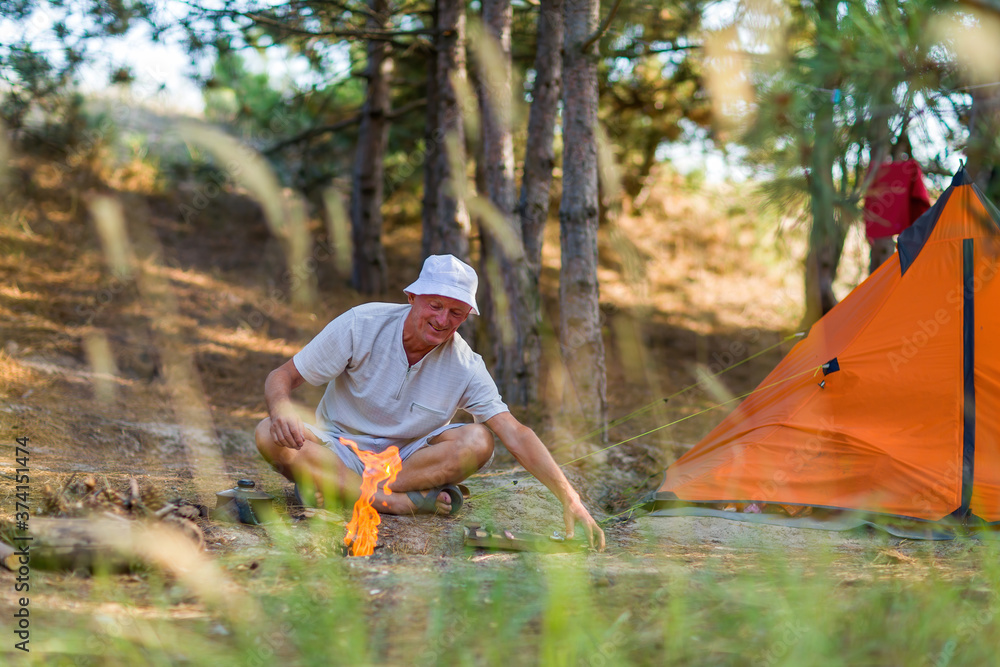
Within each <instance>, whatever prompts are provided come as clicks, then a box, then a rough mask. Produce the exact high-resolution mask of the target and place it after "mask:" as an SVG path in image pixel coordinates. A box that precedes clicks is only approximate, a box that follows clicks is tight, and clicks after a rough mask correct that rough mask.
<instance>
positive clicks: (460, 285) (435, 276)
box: [403, 255, 479, 315]
mask: <svg viewBox="0 0 1000 667" xmlns="http://www.w3.org/2000/svg"><path fill="white" fill-rule="evenodd" d="M478 287H479V276H477V275H476V270H475V269H473V268H472V267H471V266H469V265H468V264H466V263H465V262H463V261H462V260H460V259H458V258H457V257H455V256H454V255H431V256H430V257H428V258H427V259H425V260H424V266H423V268H421V269H420V276H419V277H418V278H417V280H416V281H415V282H414V283H412V284H411V285H410V286H409V287H407V288H406V289H404V290H403V291H404V292H406V293H407V294H436V295H438V296H446V297H449V298H452V299H458V300H459V301H461V302H462V303H466V304H468V305H470V306H472V314H473V315H478V314H479V308H478V307H477V306H476V289H477V288H478Z"/></svg>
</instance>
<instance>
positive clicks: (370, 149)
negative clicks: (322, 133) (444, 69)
mask: <svg viewBox="0 0 1000 667" xmlns="http://www.w3.org/2000/svg"><path fill="white" fill-rule="evenodd" d="M369 7H370V9H371V11H372V15H371V16H369V18H368V22H367V24H368V29H369V30H385V29H386V28H387V27H388V25H389V9H388V7H389V3H388V0H371V1H370V3H369ZM391 73H392V60H391V59H390V57H389V43H388V42H384V41H378V40H372V41H370V42H369V43H368V69H367V74H366V76H367V77H368V92H367V95H366V96H365V103H364V107H363V108H362V113H361V127H360V130H359V132H358V152H357V157H356V158H355V161H354V173H353V184H352V187H351V237H352V240H353V242H354V267H353V271H352V275H351V284H352V285H353V287H354V288H355V289H356V290H358V291H359V292H362V293H364V294H378V293H381V292H384V291H386V289H387V272H386V260H385V248H384V247H383V246H382V198H383V196H384V190H385V179H384V174H385V170H384V166H383V157H384V155H385V149H386V141H387V137H388V133H389V121H388V117H387V116H388V113H389V78H390V76H391Z"/></svg>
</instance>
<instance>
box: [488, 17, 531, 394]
mask: <svg viewBox="0 0 1000 667" xmlns="http://www.w3.org/2000/svg"><path fill="white" fill-rule="evenodd" d="M512 20H513V10H512V8H511V4H510V0H483V24H484V27H485V29H486V34H487V36H488V37H489V38H492V39H494V40H496V45H497V46H498V47H499V48H498V49H497V50H498V51H499V53H500V54H501V58H500V62H498V63H494V66H493V67H492V68H491V69H490V70H489V71H485V68H484V67H483V65H484V63H481V67H480V75H479V82H480V92H481V99H482V110H483V125H482V127H483V162H484V164H483V168H484V171H485V181H486V195H487V197H488V198H489V200H490V202H492V204H493V206H494V207H495V208H496V209H497V211H499V213H500V216H501V217H502V218H503V220H502V223H499V224H503V225H504V226H505V227H506V232H507V233H508V234H510V237H511V238H512V239H513V240H514V243H513V244H508V245H506V246H505V244H503V243H501V242H500V241H499V240H498V239H497V238H495V236H496V235H495V233H494V232H493V231H492V230H491V229H490V228H489V225H486V226H485V228H484V230H483V232H484V237H485V239H486V240H485V247H486V249H487V252H488V253H489V254H488V258H487V267H486V276H485V277H486V279H487V280H488V281H489V285H490V288H491V292H492V297H493V298H492V302H493V318H492V322H491V325H490V329H491V333H492V338H493V349H494V355H495V358H496V365H495V367H494V377H495V378H496V381H497V385H498V387H499V388H500V393H501V394H502V395H503V397H504V400H505V401H506V402H507V403H508V404H509V405H517V406H528V405H530V404H532V403H533V402H534V401H535V399H536V398H537V397H538V378H537V371H538V358H537V356H535V358H530V355H531V353H532V352H535V354H536V355H537V354H538V353H539V352H540V347H539V344H538V341H537V335H538V326H537V323H536V322H533V321H532V315H533V314H534V312H535V309H534V308H533V305H534V304H533V303H532V302H531V301H530V300H529V299H528V290H529V277H528V267H527V266H526V265H525V263H524V261H523V257H524V255H523V249H524V244H523V241H522V238H521V221H520V218H519V217H518V216H517V215H516V214H515V211H514V205H515V197H516V191H515V186H514V138H513V136H512V134H511V104H512V99H511V94H512V93H511V59H510V58H511V50H510V49H511V44H510V27H511V21H512ZM484 83H485V84H487V85H483V84H484ZM498 222H499V221H498ZM510 245H514V246H516V247H515V248H511V247H510ZM529 332H533V333H534V336H535V339H536V340H535V341H534V342H533V344H528V341H527V339H526V336H527V334H528V333H529Z"/></svg>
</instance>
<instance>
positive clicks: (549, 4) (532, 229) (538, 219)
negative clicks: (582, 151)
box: [517, 0, 563, 400]
mask: <svg viewBox="0 0 1000 667" xmlns="http://www.w3.org/2000/svg"><path fill="white" fill-rule="evenodd" d="M562 45H563V0H541V5H540V7H539V12H538V49H537V51H536V53H535V82H534V86H533V87H532V90H531V110H530V112H529V114H528V139H527V145H526V147H525V153H524V170H523V176H522V179H523V181H522V183H521V200H520V202H519V203H518V207H517V212H518V216H519V217H520V219H521V235H522V238H523V241H524V256H525V266H526V269H527V282H528V285H527V288H526V298H527V301H528V313H527V318H526V326H525V330H524V350H525V352H524V354H525V364H526V366H527V368H526V369H525V370H526V374H527V376H528V377H529V378H530V379H529V381H530V382H531V384H532V386H531V388H530V392H531V394H530V398H529V399H528V400H534V399H535V397H537V395H538V391H539V389H540V388H539V387H538V384H539V382H540V377H541V368H540V366H541V358H542V342H541V323H542V297H541V291H540V285H539V281H540V278H541V273H542V244H543V241H544V238H545V224H546V222H547V221H548V217H549V202H550V196H551V187H552V168H553V167H554V166H555V160H556V155H555V148H554V146H553V138H554V136H555V127H556V116H557V113H558V109H559V95H560V93H561V92H562V55H561V51H562Z"/></svg>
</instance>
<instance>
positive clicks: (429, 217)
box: [420, 2, 444, 257]
mask: <svg viewBox="0 0 1000 667" xmlns="http://www.w3.org/2000/svg"><path fill="white" fill-rule="evenodd" d="M432 13H433V17H432V25H433V26H434V27H435V28H438V27H439V26H438V11H437V3H436V2H435V3H434V7H433V9H432ZM438 45H439V41H437V40H436V41H435V42H434V44H433V49H432V51H431V55H430V57H429V58H428V61H427V121H426V125H425V126H424V197H423V207H422V211H421V212H422V215H423V225H422V227H421V229H422V237H421V243H420V249H421V251H422V255H423V257H427V256H428V255H432V254H434V253H432V252H431V246H432V245H433V243H434V241H433V239H434V233H433V232H434V229H435V228H436V226H437V219H438V216H437V197H438V190H439V189H440V188H441V183H440V182H439V181H438V177H439V176H440V173H439V171H438V165H437V159H438V153H439V152H440V151H442V150H444V146H443V145H442V141H441V137H440V136H439V135H438V127H439V123H438V105H439V102H438V81H437V77H438V71H437V58H438V56H437V53H438V51H437V48H438Z"/></svg>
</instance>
